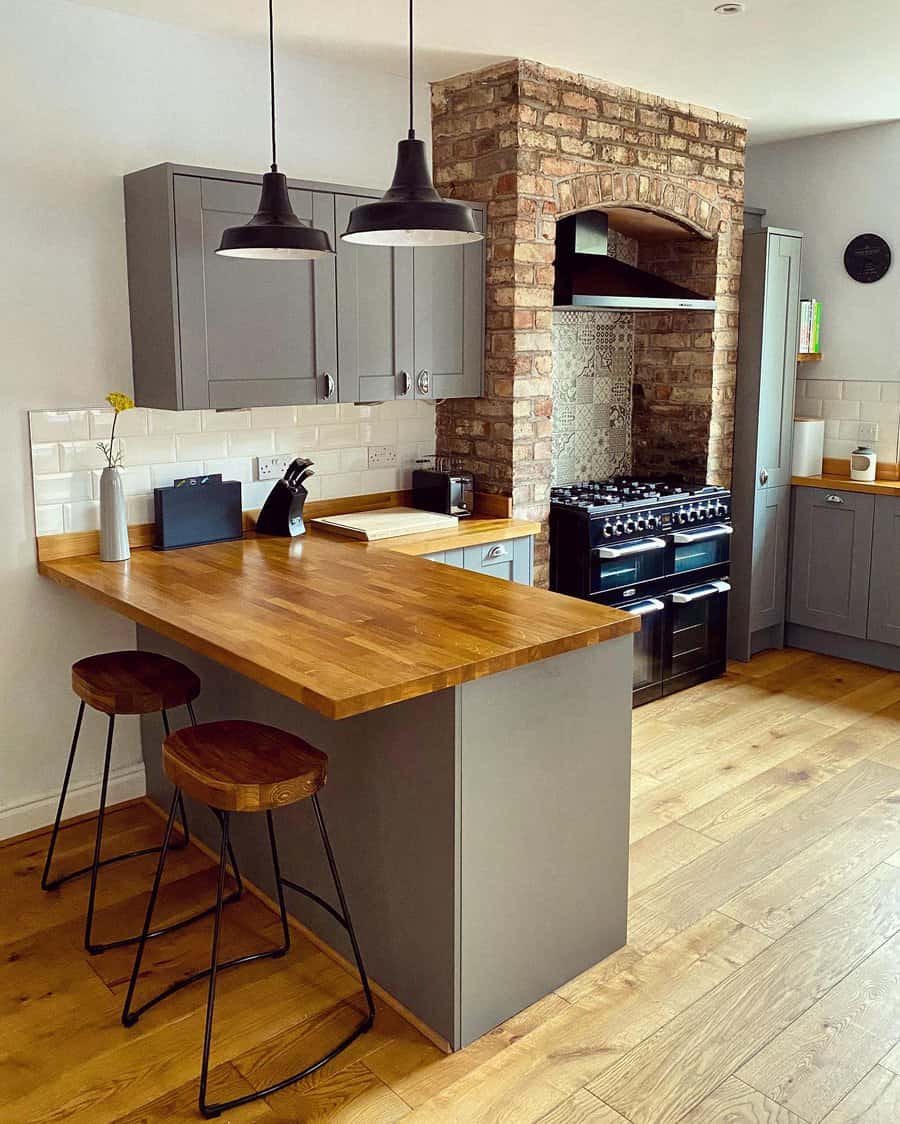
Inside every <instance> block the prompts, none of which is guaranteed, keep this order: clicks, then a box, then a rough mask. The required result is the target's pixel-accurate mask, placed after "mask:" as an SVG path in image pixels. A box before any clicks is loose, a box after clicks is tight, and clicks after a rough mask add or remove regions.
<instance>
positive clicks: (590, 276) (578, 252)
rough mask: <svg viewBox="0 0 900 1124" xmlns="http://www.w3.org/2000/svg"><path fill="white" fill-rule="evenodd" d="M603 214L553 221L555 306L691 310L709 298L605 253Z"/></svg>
mask: <svg viewBox="0 0 900 1124" xmlns="http://www.w3.org/2000/svg"><path fill="white" fill-rule="evenodd" d="M608 238H609V217H608V215H607V214H606V213H605V212H604V211H582V212H581V213H580V214H577V215H570V216H569V217H568V218H564V219H560V220H559V222H558V223H557V224H556V282H555V285H554V290H553V305H554V307H555V308H621V309H627V308H630V309H682V310H684V309H689V310H690V309H694V310H699V311H704V312H708V311H710V310H712V309H714V308H715V307H716V302H715V300H712V299H711V298H709V297H704V296H702V295H701V294H700V293H695V292H693V291H692V290H691V289H686V288H685V287H684V286H682V285H676V284H675V283H674V282H672V281H666V280H665V278H663V277H658V276H657V275H656V274H655V273H648V272H647V271H646V270H644V269H636V268H635V267H634V266H633V265H626V264H625V262H621V261H616V259H615V258H611V257H609V256H608V254H607V247H608Z"/></svg>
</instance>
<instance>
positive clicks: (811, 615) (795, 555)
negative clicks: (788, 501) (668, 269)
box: [788, 488, 875, 638]
mask: <svg viewBox="0 0 900 1124" xmlns="http://www.w3.org/2000/svg"><path fill="white" fill-rule="evenodd" d="M874 508H875V497H874V496H869V495H864V494H862V493H858V492H829V491H826V490H825V489H820V488H794V530H793V535H792V540H791V593H790V605H789V611H788V619H789V620H790V621H793V623H794V624H803V625H807V626H808V627H809V628H819V629H822V630H823V631H825V632H837V633H839V634H840V635H841V636H857V637H862V638H864V637H865V635H866V622H867V618H868V609H869V566H870V561H871V552H872V522H873V517H874Z"/></svg>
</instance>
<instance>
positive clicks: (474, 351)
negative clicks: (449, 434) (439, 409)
mask: <svg viewBox="0 0 900 1124" xmlns="http://www.w3.org/2000/svg"><path fill="white" fill-rule="evenodd" d="M473 213H474V215H475V222H476V224H477V226H478V229H479V230H483V229H484V214H483V212H482V211H480V210H475V211H474V212H473ZM413 268H414V272H415V375H416V377H415V394H416V397H417V398H476V397H478V396H479V395H480V394H481V389H482V381H483V370H484V343H483V341H484V243H483V242H476V243H470V244H469V245H467V246H440V247H434V248H427V247H426V248H422V249H417V250H415V251H414V260H413Z"/></svg>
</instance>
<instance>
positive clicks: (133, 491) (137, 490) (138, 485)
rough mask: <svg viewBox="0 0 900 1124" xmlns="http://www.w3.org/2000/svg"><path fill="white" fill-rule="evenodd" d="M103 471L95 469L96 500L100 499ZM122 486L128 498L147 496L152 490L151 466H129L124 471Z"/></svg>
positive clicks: (94, 488)
mask: <svg viewBox="0 0 900 1124" xmlns="http://www.w3.org/2000/svg"><path fill="white" fill-rule="evenodd" d="M101 472H102V469H94V471H93V472H92V473H91V476H92V477H93V494H94V499H95V500H99V499H100V475H101ZM122 484H123V486H124V489H125V495H126V496H140V495H147V494H148V493H149V492H150V491H151V490H152V489H151V485H150V466H149V465H146V464H138V465H127V466H126V467H124V468H123V469H122Z"/></svg>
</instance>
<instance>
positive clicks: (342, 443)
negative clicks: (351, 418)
mask: <svg viewBox="0 0 900 1124" xmlns="http://www.w3.org/2000/svg"><path fill="white" fill-rule="evenodd" d="M358 429H359V427H358V426H357V425H355V424H351V423H349V422H337V423H336V424H335V425H323V426H320V427H319V448H320V449H345V448H346V447H347V446H348V445H358V444H359V432H358ZM313 459H315V458H313Z"/></svg>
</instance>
